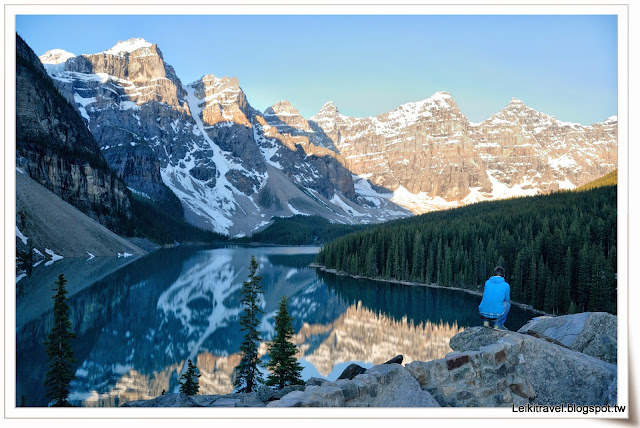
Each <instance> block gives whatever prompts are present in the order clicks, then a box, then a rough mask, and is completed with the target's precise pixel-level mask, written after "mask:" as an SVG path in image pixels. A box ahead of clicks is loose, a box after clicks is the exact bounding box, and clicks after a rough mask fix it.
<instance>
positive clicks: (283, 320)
mask: <svg viewBox="0 0 640 428" xmlns="http://www.w3.org/2000/svg"><path fill="white" fill-rule="evenodd" d="M292 321H293V318H291V316H290V315H289V310H288V309H287V298H286V296H282V300H280V307H279V308H278V313H277V314H276V317H275V324H276V325H275V330H276V336H275V337H274V339H273V341H272V342H271V344H270V345H269V358H270V361H269V364H268V365H267V368H268V369H269V371H270V372H271V373H270V374H269V377H268V379H267V381H266V382H265V384H266V385H269V386H274V385H277V386H278V389H282V388H284V387H285V386H287V385H304V382H303V381H302V377H301V376H300V373H301V372H302V366H301V365H300V364H299V363H298V361H297V360H296V357H295V356H296V354H297V353H298V348H297V347H296V345H294V344H293V343H291V341H290V340H291V337H292V336H293V333H294V331H293V325H292V324H291V323H292Z"/></svg>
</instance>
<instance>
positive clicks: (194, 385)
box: [163, 360, 200, 395]
mask: <svg viewBox="0 0 640 428" xmlns="http://www.w3.org/2000/svg"><path fill="white" fill-rule="evenodd" d="M199 377H200V375H199V374H196V366H195V365H194V364H193V363H192V362H191V360H188V361H187V371H186V372H184V373H183V374H182V376H180V379H184V383H181V384H180V392H181V393H182V394H186V395H197V394H198V391H199V390H200V385H199V384H198V378H199ZM163 395H164V394H163Z"/></svg>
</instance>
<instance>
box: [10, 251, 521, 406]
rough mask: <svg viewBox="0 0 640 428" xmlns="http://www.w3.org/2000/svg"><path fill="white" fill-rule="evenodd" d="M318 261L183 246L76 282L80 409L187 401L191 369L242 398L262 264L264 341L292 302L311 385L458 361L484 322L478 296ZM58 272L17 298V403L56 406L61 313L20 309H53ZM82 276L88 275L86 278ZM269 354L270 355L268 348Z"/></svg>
mask: <svg viewBox="0 0 640 428" xmlns="http://www.w3.org/2000/svg"><path fill="white" fill-rule="evenodd" d="M317 251H318V248H309V247H260V248H252V247H249V248H247V247H223V248H215V249H195V248H175V249H171V250H161V251H157V252H155V253H152V254H150V255H148V256H146V257H143V258H141V259H138V260H135V261H133V262H131V263H129V264H127V265H126V266H124V267H122V268H120V269H119V270H116V271H115V272H114V271H113V269H112V267H111V265H110V264H107V265H109V267H110V270H108V271H106V273H107V275H106V276H104V277H103V278H101V279H99V280H96V281H95V282H93V283H92V284H91V285H86V284H83V285H82V286H79V285H78V284H70V286H71V287H73V289H74V290H76V291H75V292H74V293H70V295H69V299H68V304H69V307H70V317H71V320H72V324H73V328H74V330H75V331H76V332H77V334H78V337H77V339H75V340H74V341H73V342H72V346H73V347H74V350H75V354H76V358H77V360H78V363H77V367H76V372H75V374H76V380H75V381H73V383H72V385H71V386H72V393H71V396H70V399H71V401H72V402H73V403H74V404H78V405H82V406H118V405H121V404H123V403H124V402H126V401H130V400H138V399H149V398H153V397H156V396H158V395H160V394H161V393H162V391H163V390H165V391H167V392H177V391H178V389H179V377H180V374H181V372H182V370H183V368H184V365H185V362H186V360H187V359H191V360H192V361H194V362H195V363H196V364H197V366H198V368H199V370H200V373H201V375H202V376H201V377H200V394H226V393H230V392H232V391H233V369H234V367H235V366H236V365H237V364H238V362H239V360H240V355H239V354H238V350H239V347H240V342H241V341H242V337H243V332H242V331H241V330H240V325H239V322H238V321H239V317H240V315H241V312H242V307H241V303H240V299H241V294H240V290H241V288H242V282H243V281H245V280H246V279H247V276H248V265H249V260H250V258H251V256H252V255H254V256H255V257H256V259H257V260H258V262H259V265H260V267H259V271H258V274H259V275H261V276H263V280H262V287H263V290H264V296H263V298H262V302H261V303H262V308H263V311H264V314H263V316H262V323H261V326H260V329H261V331H262V333H263V338H264V339H265V340H270V339H271V338H272V337H273V334H274V328H273V322H274V321H273V317H274V316H275V312H276V310H277V307H278V302H279V300H280V298H281V297H282V296H283V295H286V296H287V297H289V299H290V300H289V310H290V312H291V315H292V316H293V317H294V321H293V323H294V329H295V331H296V334H295V335H294V337H293V341H294V342H295V343H296V344H297V345H298V347H299V350H300V353H299V355H298V357H299V359H300V361H301V363H302V364H303V366H304V367H305V369H304V371H303V376H304V377H305V378H308V377H310V376H318V375H319V376H323V377H328V378H329V379H331V380H333V379H335V377H337V375H339V371H340V370H342V369H343V368H344V366H346V365H347V364H348V363H350V362H358V363H360V364H362V365H363V366H371V365H373V364H379V363H382V362H384V361H386V360H388V359H390V358H392V357H394V356H395V355H397V354H403V355H404V357H405V360H404V361H405V362H409V361H413V360H431V359H434V358H441V357H443V356H444V355H445V354H446V353H447V352H450V348H449V345H448V343H449V338H450V337H451V336H453V335H455V334H456V333H458V332H459V331H461V330H462V329H464V328H465V327H467V326H469V325H477V323H478V318H477V305H478V300H479V299H478V298H477V297H476V296H472V295H469V294H466V293H461V292H453V291H450V290H436V289H430V288H427V287H407V286H402V285H394V284H388V283H379V282H374V281H368V280H356V279H352V278H347V277H337V276H334V275H330V274H325V273H320V272H318V271H316V270H315V269H313V268H309V267H308V264H309V263H311V262H312V261H313V260H314V259H315V254H316V252H317ZM92 261H93V260H90V261H87V262H86V263H87V264H89V263H91V262H92ZM59 266H61V265H59ZM74 267H75V266H74ZM51 268H56V265H55V264H54V265H53V266H47V267H38V268H34V272H33V274H32V276H31V278H26V279H25V280H22V281H25V282H24V283H23V284H21V290H20V293H19V295H18V297H17V308H18V311H17V320H16V321H17V326H19V328H18V331H17V382H16V387H17V397H18V399H19V397H20V396H21V395H24V396H25V397H26V398H27V403H28V405H31V406H45V405H46V403H47V401H46V398H45V391H44V387H43V386H42V379H43V378H44V373H45V371H46V354H45V352H44V347H43V346H42V342H43V341H44V339H45V337H46V333H47V332H48V330H49V328H50V325H51V321H52V313H51V310H49V311H47V312H44V313H40V312H42V311H30V310H27V309H24V310H21V308H28V307H30V306H33V307H38V308H41V307H43V306H46V305H47V304H51V303H50V302H51V296H50V295H48V293H42V292H40V291H39V290H43V289H45V288H46V287H47V286H49V285H52V284H48V282H50V279H51V274H50V273H51V272H50V271H44V270H43V271H40V270H39V269H51ZM82 268H84V265H83V266H79V267H76V269H82ZM57 273H59V272H58V269H56V275H57ZM64 273H65V275H71V273H69V274H68V273H67V272H64ZM71 276H72V277H73V278H79V277H80V278H81V277H82V275H78V273H77V272H75V273H74V274H73V275H71ZM94 276H95V274H94ZM38 278H45V279H44V280H42V281H40V282H38ZM45 280H46V282H47V283H45V282H44V281H45ZM70 282H71V281H70ZM50 288H52V287H50ZM512 312H513V313H512V314H511V315H510V322H511V323H512V324H519V325H511V326H510V327H511V328H517V327H519V326H520V325H522V324H524V322H525V321H526V320H527V319H528V318H529V317H531V315H532V314H530V313H526V312H524V311H521V310H519V309H516V310H513V309H512ZM507 326H508V327H509V324H508V325H507ZM260 349H261V352H262V353H263V354H264V353H266V344H265V343H263V344H262V346H261V348H260ZM265 362H266V360H265Z"/></svg>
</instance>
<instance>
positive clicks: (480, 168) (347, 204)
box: [41, 39, 617, 236]
mask: <svg viewBox="0 0 640 428" xmlns="http://www.w3.org/2000/svg"><path fill="white" fill-rule="evenodd" d="M41 60H42V62H43V63H44V65H45V68H46V69H47V72H48V73H49V75H50V76H51V77H52V78H53V79H54V81H55V83H56V85H57V87H58V88H59V89H60V91H61V92H62V93H63V94H64V95H65V96H66V97H67V98H68V99H69V100H70V101H72V102H73V103H74V104H75V105H76V107H77V108H78V110H79V112H80V113H81V114H82V116H83V117H84V118H85V120H86V121H87V126H88V127H89V129H90V130H91V132H92V133H93V135H94V136H95V137H96V140H97V141H98V142H99V144H100V148H101V150H102V152H103V153H104V156H105V158H106V159H107V161H108V163H109V165H110V166H111V167H112V168H113V169H114V170H115V171H116V172H117V173H118V174H119V175H120V176H121V177H122V178H123V179H124V180H125V181H126V183H127V185H128V186H129V188H130V189H131V190H132V191H134V192H135V193H137V194H139V195H142V196H145V197H148V198H150V199H153V200H155V201H157V202H159V203H162V202H163V201H166V200H169V199H170V196H171V193H173V194H175V195H176V196H177V197H178V198H179V199H180V201H181V203H182V206H183V208H184V215H185V218H186V219H187V220H188V221H189V222H191V223H193V224H196V225H198V226H201V227H204V228H207V229H211V230H214V231H217V232H221V233H225V234H230V235H232V236H242V235H245V234H250V233H253V232H254V231H257V230H260V229H261V228H264V227H265V226H266V225H267V224H268V223H269V221H270V220H271V218H272V217H274V216H290V215H294V214H319V215H322V216H324V217H326V218H328V219H329V220H331V221H333V222H342V223H364V222H379V221H385V220H390V219H393V218H398V217H403V216H407V215H409V211H408V210H411V211H413V212H415V213H421V212H426V211H432V210H437V209H442V208H448V207H455V206H459V205H463V204H467V203H473V202H477V201H481V200H488V199H497V198H503V197H509V196H517V195H531V194H537V193H544V192H548V191H552V190H556V189H561V188H573V187H575V186H578V185H580V184H583V183H586V182H588V181H590V180H592V179H594V178H597V177H599V176H602V175H604V174H606V173H608V172H609V171H611V170H612V169H614V168H616V165H617V152H616V148H617V119H616V118H615V117H612V118H609V119H607V121H605V122H602V123H597V124H593V125H591V126H583V125H580V124H571V123H566V122H561V121H559V120H557V119H556V118H554V117H552V116H548V115H546V114H544V113H540V112H537V111H535V110H533V109H531V108H528V107H526V106H525V105H524V103H522V101H519V100H516V99H514V100H512V101H511V103H509V105H508V106H506V107H505V108H504V109H503V110H501V111H500V112H498V113H496V114H495V115H493V116H491V117H490V118H488V119H487V120H485V121H484V122H482V123H477V124H476V123H471V122H469V120H468V119H467V118H466V117H465V116H464V114H463V113H462V112H461V111H460V110H459V108H458V106H457V104H456V103H455V101H454V100H453V98H452V96H451V95H450V94H448V93H446V92H438V93H436V94H434V95H433V96H431V97H430V98H428V99H425V100H422V101H418V102H412V103H407V104H403V105H401V106H399V107H398V108H396V109H395V110H392V111H390V112H387V113H384V114H380V115H378V116H375V117H366V118H354V117H349V116H346V115H343V114H341V113H340V111H339V110H338V108H337V107H336V106H335V104H333V103H332V102H328V103H327V104H325V105H324V106H323V107H322V109H321V110H320V111H319V112H318V113H317V114H316V115H315V116H313V117H312V118H310V119H309V120H307V119H305V118H304V117H302V115H300V113H299V111H298V110H297V109H296V108H295V106H293V105H292V104H291V103H290V102H289V101H287V100H282V101H280V102H278V103H276V104H274V105H273V106H271V107H269V108H268V109H266V110H265V111H264V112H260V111H258V110H256V109H254V108H253V107H252V106H251V105H250V103H249V101H248V96H247V95H246V94H245V93H244V91H243V90H242V88H241V87H240V83H239V81H238V80H237V79H236V78H229V77H217V76H214V75H212V74H208V75H205V76H203V77H202V78H201V79H199V80H197V81H196V82H193V83H190V84H188V85H183V84H182V82H181V81H180V79H179V78H178V77H177V75H176V73H175V71H174V69H173V67H171V66H170V65H168V64H167V63H166V62H165V61H164V59H163V56H162V53H161V51H160V49H159V48H158V47H157V45H155V44H152V43H150V42H147V41H145V40H143V39H130V40H127V41H124V42H118V43H117V44H116V45H115V46H114V47H112V48H110V49H108V50H106V51H104V52H100V53H96V54H89V55H79V56H74V55H73V54H69V53H67V52H64V51H60V50H54V51H49V52H47V53H45V54H44V55H43V56H42V57H41ZM402 207H404V208H402Z"/></svg>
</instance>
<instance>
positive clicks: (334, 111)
mask: <svg viewBox="0 0 640 428" xmlns="http://www.w3.org/2000/svg"><path fill="white" fill-rule="evenodd" d="M338 114H340V111H339V110H338V107H337V106H336V105H335V104H334V103H333V101H329V102H326V103H325V104H324V105H323V106H322V107H321V108H320V110H319V111H318V113H316V114H315V116H313V117H312V118H311V119H312V120H316V119H317V118H321V117H335V116H336V115H338Z"/></svg>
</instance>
